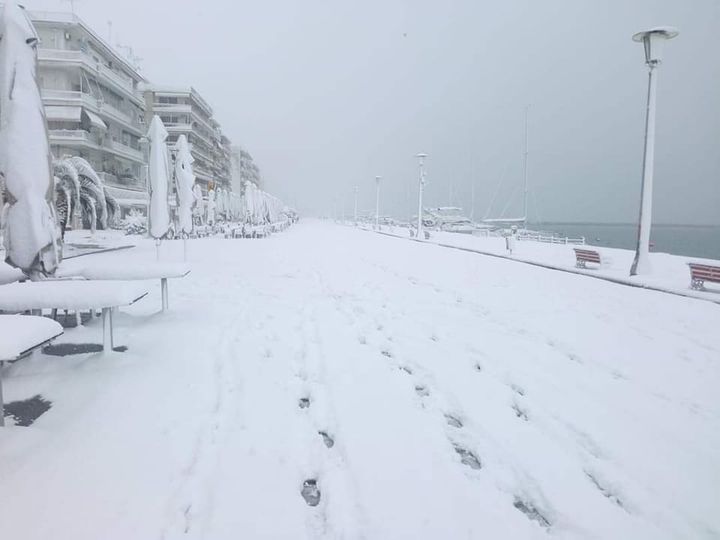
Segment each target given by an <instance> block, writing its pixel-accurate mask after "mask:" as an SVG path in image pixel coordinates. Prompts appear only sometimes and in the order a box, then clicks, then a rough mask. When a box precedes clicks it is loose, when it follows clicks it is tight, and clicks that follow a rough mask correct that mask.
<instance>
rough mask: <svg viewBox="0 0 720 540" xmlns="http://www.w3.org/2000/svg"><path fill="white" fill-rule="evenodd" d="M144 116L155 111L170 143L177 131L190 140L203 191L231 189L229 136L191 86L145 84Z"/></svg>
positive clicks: (177, 133) (196, 175)
mask: <svg viewBox="0 0 720 540" xmlns="http://www.w3.org/2000/svg"><path fill="white" fill-rule="evenodd" d="M143 89H144V96H145V110H146V118H147V119H148V120H151V119H152V117H153V116H154V115H158V116H159V117H160V119H161V120H162V121H163V124H165V128H166V129H167V131H168V134H169V135H168V145H169V146H171V147H172V145H174V144H175V143H176V142H177V140H178V137H179V136H180V135H185V136H186V137H187V140H188V142H189V143H190V152H191V153H192V155H193V158H195V162H194V163H193V172H194V173H195V177H196V181H197V183H198V184H199V185H200V187H201V189H202V192H203V194H207V192H208V189H210V188H214V189H217V188H218V187H221V188H223V189H227V190H232V173H231V161H230V140H229V139H228V138H227V137H225V136H224V135H223V134H222V131H221V129H220V124H219V123H218V122H217V121H216V120H215V119H214V118H213V110H212V107H210V105H209V104H208V103H207V101H205V99H203V97H202V96H201V95H200V94H199V93H198V92H197V90H195V89H194V88H192V87H190V88H178V87H170V86H159V85H144V86H143Z"/></svg>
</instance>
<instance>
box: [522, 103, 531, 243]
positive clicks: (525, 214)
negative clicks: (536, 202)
mask: <svg viewBox="0 0 720 540" xmlns="http://www.w3.org/2000/svg"><path fill="white" fill-rule="evenodd" d="M529 108H530V106H529V105H526V106H525V153H524V154H523V176H524V188H523V229H527V220H528V109H529Z"/></svg>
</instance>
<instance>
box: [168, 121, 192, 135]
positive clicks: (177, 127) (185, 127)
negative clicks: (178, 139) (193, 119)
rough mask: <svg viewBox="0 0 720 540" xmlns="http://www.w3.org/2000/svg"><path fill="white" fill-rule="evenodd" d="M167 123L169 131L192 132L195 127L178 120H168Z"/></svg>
mask: <svg viewBox="0 0 720 540" xmlns="http://www.w3.org/2000/svg"><path fill="white" fill-rule="evenodd" d="M164 125H165V129H167V130H168V133H185V134H187V133H192V131H193V128H192V126H191V125H190V124H180V123H178V122H168V123H167V124H164Z"/></svg>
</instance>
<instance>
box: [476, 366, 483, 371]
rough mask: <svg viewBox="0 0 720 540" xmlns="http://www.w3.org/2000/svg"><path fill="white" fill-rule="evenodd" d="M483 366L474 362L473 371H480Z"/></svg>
mask: <svg viewBox="0 0 720 540" xmlns="http://www.w3.org/2000/svg"><path fill="white" fill-rule="evenodd" d="M482 370H483V368H482V366H481V365H480V364H475V371H482Z"/></svg>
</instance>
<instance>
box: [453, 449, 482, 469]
mask: <svg viewBox="0 0 720 540" xmlns="http://www.w3.org/2000/svg"><path fill="white" fill-rule="evenodd" d="M454 447H455V452H457V454H458V455H459V456H460V462H461V463H462V464H463V465H467V466H468V467H470V468H471V469H478V470H479V469H481V468H482V464H481V463H480V459H478V457H477V456H476V455H475V454H474V453H473V452H472V450H468V449H467V448H465V447H464V446H460V445H459V444H454Z"/></svg>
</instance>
